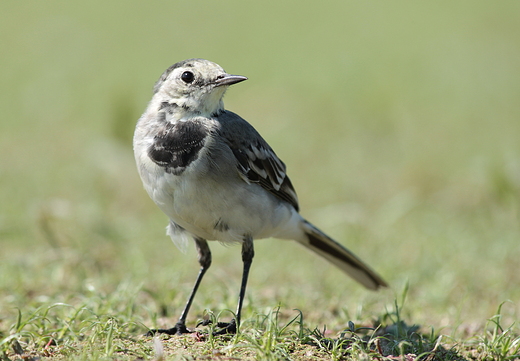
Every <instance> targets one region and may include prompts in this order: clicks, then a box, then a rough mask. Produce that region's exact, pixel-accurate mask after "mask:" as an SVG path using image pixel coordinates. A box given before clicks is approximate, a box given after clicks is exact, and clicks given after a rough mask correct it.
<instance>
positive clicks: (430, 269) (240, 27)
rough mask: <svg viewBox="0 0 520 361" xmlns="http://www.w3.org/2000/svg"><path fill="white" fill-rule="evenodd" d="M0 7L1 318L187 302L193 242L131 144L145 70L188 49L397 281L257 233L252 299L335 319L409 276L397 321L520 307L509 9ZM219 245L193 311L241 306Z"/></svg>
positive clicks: (326, 222)
mask: <svg viewBox="0 0 520 361" xmlns="http://www.w3.org/2000/svg"><path fill="white" fill-rule="evenodd" d="M0 14H1V15H0V19H1V21H0V44H1V45H0V46H1V49H2V51H1V56H0V66H1V71H0V79H1V80H0V94H1V96H0V109H1V114H2V115H1V118H0V185H1V186H0V247H1V250H2V251H1V254H0V274H1V281H0V312H1V314H0V322H1V320H8V321H6V323H5V324H4V327H7V325H8V324H9V322H11V321H12V320H13V319H14V318H15V317H16V313H17V311H16V308H20V309H22V310H23V309H24V307H26V306H27V305H29V304H31V305H32V304H34V303H45V302H47V303H52V302H68V303H70V304H77V303H79V302H80V301H78V299H81V298H82V297H93V296H92V295H103V294H104V295H109V294H110V293H111V292H113V291H114V290H115V289H117V287H120V286H118V285H120V283H121V282H123V284H126V285H129V287H130V288H131V289H135V290H136V291H135V292H134V294H135V297H137V299H138V300H139V302H140V304H142V305H143V307H145V308H147V309H150V310H151V311H150V312H154V310H157V309H159V308H160V307H161V304H162V305H163V306H166V307H169V308H171V312H167V314H168V315H169V316H170V317H172V318H173V317H174V316H173V315H175V314H176V313H177V312H178V309H179V308H180V307H181V306H182V305H183V302H184V297H185V296H186V294H187V291H188V290H189V289H190V287H191V283H192V281H193V277H194V276H195V273H196V272H197V269H198V265H197V263H196V256H195V252H194V249H193V248H194V247H191V249H190V250H189V252H188V255H183V254H182V253H180V252H179V251H178V250H177V249H176V248H175V247H174V245H173V244H172V242H171V241H170V240H169V239H168V238H167V237H166V236H165V234H164V233H165V232H164V227H165V226H166V223H167V221H166V217H165V216H164V215H163V214H162V213H161V212H160V211H159V210H158V209H157V208H156V207H155V205H154V204H153V203H152V201H151V200H149V198H148V196H147V195H146V193H145V191H144V190H143V189H142V186H141V183H140V180H139V179H138V176H137V173H136V170H135V165H134V161H133V153H132V148H131V138H132V133H133V128H134V125H135V122H136V121H137V119H138V118H139V116H140V114H141V113H142V112H143V111H144V109H145V107H146V104H147V102H148V101H149V100H150V98H151V90H152V86H153V84H154V82H155V81H156V80H157V78H158V77H159V75H160V74H161V73H162V72H163V71H164V69H166V68H167V67H168V66H170V65H171V64H173V63H175V62H177V61H180V60H183V59H186V58H192V57H201V58H206V59H209V60H212V61H214V62H216V63H218V64H220V65H222V66H223V67H224V68H225V69H226V71H228V72H230V73H232V74H240V75H245V76H247V77H248V78H249V80H248V81H247V82H245V83H242V84H240V85H237V86H234V87H232V88H231V89H230V90H229V91H228V94H227V95H226V99H225V100H226V107H227V108H228V109H230V110H233V111H235V112H237V113H238V114H240V115H241V116H243V117H244V118H245V119H247V120H248V121H249V122H251V123H252V124H253V125H254V126H255V127H256V128H257V129H258V130H259V131H260V133H261V134H262V135H263V136H264V138H265V139H266V140H267V141H268V142H269V143H270V144H271V146H272V147H273V148H274V149H275V150H276V152H277V154H278V155H279V156H280V157H281V158H282V159H283V160H284V161H285V163H286V164H287V166H288V171H289V175H290V176H291V178H292V180H293V183H294V185H295V187H296V189H297V191H298V195H299V197H300V203H301V208H302V213H303V215H304V216H306V217H307V218H309V219H310V220H311V221H313V222H314V223H316V224H317V225H318V226H320V228H322V229H323V230H324V231H326V232H327V233H329V234H330V235H331V236H333V237H335V238H336V239H338V240H339V241H341V242H342V243H343V244H345V245H347V246H348V247H349V248H351V249H352V250H353V251H354V252H355V253H357V254H358V255H360V256H361V257H362V258H363V259H365V260H366V261H367V262H368V263H369V264H371V265H372V266H373V267H374V268H375V269H377V270H378V271H379V272H380V273H381V274H382V275H383V276H384V277H385V278H386V279H387V280H388V281H389V282H390V283H391V285H392V289H391V290H390V291H385V292H380V293H370V292H367V291H365V290H363V289H362V288H361V287H359V286H358V285H356V284H355V283H354V282H352V281H350V280H349V279H347V278H345V277H344V275H343V274H342V273H341V272H340V271H337V270H336V269H334V268H333V267H331V266H329V265H328V264H326V263H325V262H324V261H322V260H321V259H319V258H317V257H315V256H313V255H311V254H309V253H307V252H306V251H305V250H304V249H302V248H300V247H298V246H296V245H294V244H292V243H291V242H281V241H276V240H265V241H261V242H257V246H256V247H257V255H256V258H255V261H254V263H253V270H252V275H251V282H250V284H249V290H248V294H249V296H248V304H249V305H250V306H251V307H252V308H254V309H257V308H262V307H275V306H276V304H277V302H282V307H285V308H287V309H289V310H291V309H293V308H300V309H302V310H303V311H304V314H306V315H308V316H309V318H308V319H309V320H310V322H315V323H316V324H319V323H320V322H321V323H333V321H331V320H330V319H328V320H327V319H325V320H323V319H324V317H327V315H329V316H330V317H331V318H333V317H336V316H337V314H338V313H337V312H338V311H337V310H338V309H340V310H343V311H344V312H347V313H348V314H349V315H350V316H349V317H355V313H356V312H359V310H360V309H362V308H363V307H365V308H368V309H365V311H366V312H368V313H369V314H371V313H373V314H377V313H379V312H381V310H382V309H384V308H385V307H386V305H388V304H390V305H391V304H392V303H393V300H394V297H395V294H399V293H400V292H401V291H402V289H403V287H404V284H405V283H406V282H409V284H410V291H409V294H408V299H407V303H406V312H407V313H408V317H410V318H411V320H412V322H416V323H420V324H425V325H430V324H431V325H434V326H435V327H445V326H447V327H457V326H458V325H459V323H462V324H464V325H469V326H468V327H471V325H472V324H474V323H475V324H481V323H482V322H484V321H485V319H486V318H488V317H490V316H492V315H493V313H494V312H495V310H496V309H497V307H498V305H499V304H500V303H501V302H503V301H505V300H508V299H511V300H513V301H514V303H513V304H510V305H508V306H507V313H508V315H509V316H510V317H511V318H513V319H514V318H515V317H517V315H518V314H519V312H520V303H519V299H520V297H519V296H520V272H519V268H518V265H519V263H520V261H519V260H520V226H519V225H520V41H519V39H520V21H519V14H520V3H519V2H518V1H498V2H497V1H494V2H491V1H489V2H485V1H469V0H467V1H457V2H453V1H436V2H414V1H326V2H322V3H319V4H318V3H317V2H316V1H283V2H281V1H261V2H260V1H255V2H249V1H236V0H235V1H153V2H145V1H126V2H106V1H99V0H96V1H89V2H70V1H69V2H67V1H52V0H48V1H12V0H8V1H2V2H0ZM212 250H213V251H214V263H213V267H212V269H211V270H210V272H209V273H208V276H207V278H206V279H205V283H204V284H203V286H202V288H201V290H200V293H201V295H200V298H199V299H198V300H196V304H195V305H194V307H193V310H194V315H193V316H192V318H196V316H197V312H199V315H200V312H201V311H202V309H203V308H204V307H213V308H225V307H228V308H234V307H235V303H234V302H235V297H236V294H237V292H238V284H239V278H240V272H241V264H240V263H241V262H240V257H239V252H240V251H239V249H238V248H236V247H230V248H227V247H221V246H220V245H219V244H218V243H215V244H212ZM146 295H150V297H148V296H146ZM363 305H365V306H363ZM356 310H358V311H356ZM335 315H336V316H335ZM246 316H247V315H246ZM143 319H144V321H146V316H143ZM342 322H344V320H343V321H342ZM464 327H466V326H464Z"/></svg>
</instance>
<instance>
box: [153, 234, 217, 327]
mask: <svg viewBox="0 0 520 361" xmlns="http://www.w3.org/2000/svg"><path fill="white" fill-rule="evenodd" d="M195 245H196V247H197V252H198V253H199V263H200V271H199V274H198V276H197V280H196V281H195V284H194V285H193V289H192V290H191V293H190V297H189V298H188V302H186V306H184V310H183V311H182V313H181V317H180V318H179V321H178V322H177V323H176V324H175V326H173V327H172V328H167V329H162V328H160V329H157V330H150V331H148V333H147V335H148V336H153V335H155V334H156V333H165V334H168V335H182V334H183V333H190V332H192V331H190V330H188V329H187V328H186V317H187V316H188V312H189V311H190V307H191V304H192V302H193V299H194V298H195V294H196V293H197V289H198V288H199V285H200V282H201V281H202V277H204V274H205V273H206V271H207V270H208V268H209V266H211V251H210V249H209V246H208V242H207V241H206V240H205V239H202V238H195Z"/></svg>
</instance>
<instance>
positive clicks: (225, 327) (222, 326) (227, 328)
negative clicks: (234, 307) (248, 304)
mask: <svg viewBox="0 0 520 361" xmlns="http://www.w3.org/2000/svg"><path fill="white" fill-rule="evenodd" d="M212 323H213V322H212V321H211V320H203V321H200V322H199V323H197V326H196V327H199V326H208V325H211V324H212ZM217 328H219V330H217V331H215V332H213V336H217V335H229V334H235V333H237V323H236V321H235V319H232V320H231V322H218V323H217Z"/></svg>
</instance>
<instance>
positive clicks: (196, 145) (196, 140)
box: [148, 121, 208, 175]
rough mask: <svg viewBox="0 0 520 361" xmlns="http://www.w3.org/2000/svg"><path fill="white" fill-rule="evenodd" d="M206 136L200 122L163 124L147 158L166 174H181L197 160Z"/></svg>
mask: <svg viewBox="0 0 520 361" xmlns="http://www.w3.org/2000/svg"><path fill="white" fill-rule="evenodd" d="M207 135H208V131H207V129H206V128H205V127H204V126H203V125H202V124H201V123H200V122H196V121H187V122H177V123H175V124H171V123H165V124H163V125H162V126H161V129H160V130H159V132H158V133H157V135H156V136H155V138H154V142H153V144H152V145H151V146H150V148H148V156H149V157H150V159H151V160H152V161H154V162H155V163H156V164H158V165H160V166H161V167H164V169H165V170H166V172H168V173H172V174H176V175H178V174H181V173H182V172H183V171H184V169H186V167H187V166H188V165H190V163H191V162H193V161H194V160H196V159H197V158H198V155H199V152H200V150H201V149H202V146H203V145H204V139H205V138H206V136H207Z"/></svg>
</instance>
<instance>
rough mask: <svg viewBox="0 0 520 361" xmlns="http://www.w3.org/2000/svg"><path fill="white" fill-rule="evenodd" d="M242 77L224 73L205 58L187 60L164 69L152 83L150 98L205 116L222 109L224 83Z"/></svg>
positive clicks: (243, 78) (225, 85)
mask: <svg viewBox="0 0 520 361" xmlns="http://www.w3.org/2000/svg"><path fill="white" fill-rule="evenodd" d="M246 79H247V78H246V77H245V76H240V75H231V74H228V73H226V72H225V71H224V69H222V67H221V66H220V65H218V64H215V63H213V62H211V61H209V60H204V59H188V60H184V61H181V62H178V63H176V64H173V65H172V66H170V67H169V68H168V69H166V71H165V72H164V73H163V74H162V75H161V77H160V78H159V80H158V81H157V83H155V86H154V94H155V95H154V97H158V98H159V99H158V100H160V101H168V102H170V103H175V104H177V106H179V107H180V108H181V109H183V110H184V111H185V112H188V113H193V114H201V115H206V116H209V115H212V114H218V113H219V112H220V111H221V110H223V109H224V104H223V102H222V97H223V96H224V93H225V92H226V89H227V88H228V86H230V85H231V84H235V83H238V82H241V81H244V80H246Z"/></svg>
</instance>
